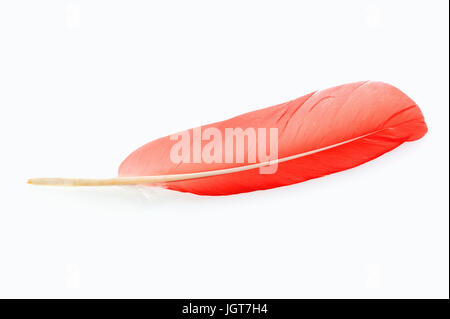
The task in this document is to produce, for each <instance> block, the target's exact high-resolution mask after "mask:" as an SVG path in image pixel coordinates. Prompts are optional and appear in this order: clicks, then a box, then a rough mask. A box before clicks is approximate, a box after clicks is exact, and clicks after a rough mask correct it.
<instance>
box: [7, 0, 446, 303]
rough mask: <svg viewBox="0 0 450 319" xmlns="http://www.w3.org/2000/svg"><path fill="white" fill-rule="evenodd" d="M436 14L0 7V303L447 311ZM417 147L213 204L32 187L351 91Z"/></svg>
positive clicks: (242, 6) (111, 167)
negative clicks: (412, 114) (415, 127)
mask: <svg viewBox="0 0 450 319" xmlns="http://www.w3.org/2000/svg"><path fill="white" fill-rule="evenodd" d="M448 23H449V16H448V2H447V1H442V0H441V1H437V0H436V1H392V0H389V1H361V0H358V1H312V0H311V1H279V0H277V1H206V0H205V1H181V0H180V1H97V0H89V1H61V0H58V1H56V0H55V1H12V0H11V1H2V2H1V3H0V107H1V117H0V133H1V135H0V136H1V157H0V161H1V177H2V178H1V183H0V188H1V189H0V191H1V192H0V194H1V198H0V297H64V298H65V297H125V298H128V297H138V298H140V297H149V298H151V297H159V298H164V297H167V298H170V297H181V298H196V297H210V298H215V297H235V298H237V297H252V298H258V297H264V298H281V297H283V298H316V297H325V298H328V297H340V298H347V297H356V298H359V297H361V298H366V297H375V298H380V297H384V298H397V297H403V298H410V297H424V298H429V297H438V298H444V297H445V298H448V296H449V293H448V288H449V286H448V281H449V277H448V275H449V245H448V240H449V219H448V216H449V215H448V206H449V195H448V190H449V180H448V164H449V157H448V142H449V141H448V133H449V121H448V115H449V91H448V85H449V80H448V76H449V73H448V67H449V64H448V56H449V51H448V45H449V42H448ZM367 79H370V80H381V81H385V82H388V83H391V84H393V85H395V86H397V87H398V88H400V89H401V90H403V91H404V92H405V93H407V94H408V95H410V96H411V98H413V99H414V100H415V101H416V102H417V103H418V104H419V106H420V107H421V109H422V111H423V113H424V116H425V118H426V121H427V124H428V126H429V133H428V134H427V135H426V136H425V137H424V138H422V139H421V140H419V141H416V142H413V143H407V144H404V145H402V146H401V147H399V148H398V149H396V150H394V151H392V152H390V153H388V154H386V155H384V156H382V157H380V158H378V159H376V160H374V161H372V162H370V163H367V164H364V165H363V166H360V167H357V168H354V169H352V170H349V171H346V172H341V173H338V174H334V175H331V176H327V177H324V178H320V179H316V180H312V181H308V182H305V183H301V184H297V185H292V186H288V187H283V188H278V189H273V190H268V191H260V192H254V193H249V194H241V195H235V196H226V197H200V196H195V195H191V194H181V193H177V192H171V191H165V190H157V189H142V188H132V187H131V188H126V187H117V188H114V187H112V188H91V189H71V188H53V187H36V186H31V185H27V184H26V179H27V178H29V177H42V176H65V177H109V176H115V175H116V174H117V168H118V166H119V164H120V162H121V161H122V160H123V159H124V158H125V157H126V156H127V155H128V154H129V153H130V152H131V151H133V150H134V149H135V148H137V147H139V146H141V145H142V144H144V143H146V142H148V141H150V140H152V139H154V138H157V137H160V136H165V135H168V134H171V133H174V132H178V131H180V130H183V129H186V128H190V127H194V126H198V125H201V124H206V123H210V122H213V121H220V120H223V119H226V118H229V117H231V116H235V115H238V114H241V113H244V112H247V111H251V110H254V109H258V108H261V107H265V106H270V105H273V104H277V103H281V102H284V101H287V100H290V99H293V98H296V97H299V96H302V95H304V94H307V93H309V92H311V91H314V90H317V89H324V88H328V87H330V86H334V85H338V84H343V83H347V82H353V81H360V80H367Z"/></svg>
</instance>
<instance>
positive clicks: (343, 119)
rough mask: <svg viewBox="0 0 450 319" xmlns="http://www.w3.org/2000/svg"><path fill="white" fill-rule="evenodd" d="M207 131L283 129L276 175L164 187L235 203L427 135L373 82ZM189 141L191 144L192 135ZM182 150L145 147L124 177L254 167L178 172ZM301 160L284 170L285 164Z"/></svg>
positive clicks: (417, 119)
mask: <svg viewBox="0 0 450 319" xmlns="http://www.w3.org/2000/svg"><path fill="white" fill-rule="evenodd" d="M208 127H214V128H217V129H219V130H220V131H221V132H222V133H223V136H225V132H224V130H225V128H238V127H239V128H242V129H246V128H249V127H252V128H267V129H269V128H278V158H279V159H280V163H279V164H278V169H277V171H276V173H274V174H260V171H259V168H253V169H248V170H244V171H240V172H235V173H228V174H221V175H216V176H210V177H203V178H197V179H189V180H180V181H174V182H166V183H161V184H158V185H159V186H163V187H166V188H168V189H172V190H176V191H181V192H190V193H195V194H200V195H228V194H236V193H242V192H251V191H255V190H262V189H268V188H274V187H279V186H285V185H290V184H295V183H299V182H303V181H306V180H308V179H312V178H316V177H320V176H324V175H327V174H331V173H335V172H339V171H342V170H345V169H349V168H352V167H355V166H357V165H360V164H363V163H365V162H367V161H370V160H372V159H374V158H376V157H378V156H380V155H382V154H384V153H386V152H388V151H390V150H392V149H394V148H396V147H397V146H399V145H401V144H402V143H404V142H407V141H413V140H416V139H419V138H421V137H422V136H423V135H425V133H426V132H427V126H426V124H425V122H424V118H423V116H422V113H421V111H420V109H419V107H418V106H417V105H416V104H415V103H414V101H412V100H411V99H410V98H409V97H408V96H406V95H405V94H404V93H402V92H401V91H400V90H398V89H397V88H395V87H393V86H391V85H389V84H385V83H381V82H372V81H370V82H369V81H368V82H358V83H351V84H345V85H341V86H337V87H333V88H329V89H326V90H322V91H317V92H313V93H311V94H308V95H305V96H303V97H300V98H298V99H295V100H292V101H289V102H286V103H283V104H280V105H276V106H272V107H268V108H264V109H261V110H257V111H253V112H250V113H246V114H242V115H240V116H237V117H234V118H231V119H228V120H226V121H222V122H218V123H213V124H209V125H205V126H202V127H201V129H202V130H205V129H206V128H208ZM188 133H189V134H190V136H192V135H193V130H192V129H190V130H188ZM175 143H176V141H174V140H171V139H170V138H169V137H168V136H167V137H163V138H160V139H157V140H154V141H152V142H150V143H148V144H146V145H144V146H142V147H141V148H139V149H137V150H136V151H134V152H133V153H132V154H131V155H129V156H128V157H127V159H125V161H124V162H123V163H122V164H121V165H120V168H119V176H123V177H129V176H150V175H168V174H185V173H196V172H204V171H213V170H223V169H229V168H233V167H240V166H246V165H249V164H251V163H250V162H248V159H247V154H246V156H245V161H244V163H210V164H208V163H205V162H203V161H202V162H201V163H179V164H174V163H173V161H171V159H170V150H171V148H172V147H173V145H174V144H175ZM223 145H224V144H223ZM250 146H252V145H250ZM190 147H191V148H192V147H193V145H192V143H191V146H190ZM253 147H256V145H255V146H253ZM192 151H194V150H192ZM191 154H192V153H191ZM298 155H300V156H299V157H297V158H294V159H291V160H286V161H284V162H283V158H287V157H292V156H298Z"/></svg>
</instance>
